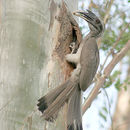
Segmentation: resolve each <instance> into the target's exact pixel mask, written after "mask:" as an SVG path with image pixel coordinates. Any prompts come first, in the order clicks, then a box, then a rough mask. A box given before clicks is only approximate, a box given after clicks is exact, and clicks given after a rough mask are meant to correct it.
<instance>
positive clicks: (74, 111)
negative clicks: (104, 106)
mask: <svg viewBox="0 0 130 130" xmlns="http://www.w3.org/2000/svg"><path fill="white" fill-rule="evenodd" d="M68 105H69V106H68V112H67V130H83V128H82V115H81V90H80V88H79V86H77V87H76V88H75V90H74V92H73V94H72V96H71V98H70V100H69V104H68Z"/></svg>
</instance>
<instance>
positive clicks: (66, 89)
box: [37, 80, 77, 121]
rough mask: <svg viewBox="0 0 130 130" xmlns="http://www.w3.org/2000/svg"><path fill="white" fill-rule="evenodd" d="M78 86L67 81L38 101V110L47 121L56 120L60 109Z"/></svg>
mask: <svg viewBox="0 0 130 130" xmlns="http://www.w3.org/2000/svg"><path fill="white" fill-rule="evenodd" d="M76 85H77V83H76V82H75V83H74V82H72V81H71V80H67V81H66V82H65V83H64V84H62V85H60V86H59V87H56V88H55V89H53V90H52V91H51V92H49V93H47V94H46V95H45V96H43V97H42V98H40V99H39V100H38V101H39V103H38V104H37V106H38V109H39V110H40V111H41V112H42V113H43V117H44V118H45V120H47V121H53V120H54V119H55V117H56V115H57V113H58V112H59V110H60V108H61V107H62V106H63V105H64V104H65V102H66V101H67V100H68V99H69V98H70V96H71V95H72V93H73V91H74V89H75V86H76Z"/></svg>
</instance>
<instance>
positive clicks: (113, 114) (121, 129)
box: [79, 0, 130, 130]
mask: <svg viewBox="0 0 130 130" xmlns="http://www.w3.org/2000/svg"><path fill="white" fill-rule="evenodd" d="M79 9H80V10H85V9H90V10H92V11H93V12H94V13H95V14H96V15H97V16H99V17H100V19H102V21H103V22H104V24H105V31H104V35H103V36H102V38H100V39H99V40H98V46H99V48H100V67H99V69H98V73H99V74H102V72H103V70H104V68H105V67H106V66H107V65H108V63H109V62H110V61H111V59H112V58H113V57H114V54H115V53H117V52H119V51H120V49H121V48H122V47H123V46H124V45H125V44H126V42H127V41H128V40H129V39H130V1H129V0H100V1H98V0H80V1H79ZM79 24H80V28H81V30H82V33H83V35H86V34H87V33H88V32H89V28H88V25H87V23H86V22H85V21H84V20H83V19H80V18H79ZM86 27H87V28H86ZM93 87H94V84H93V85H91V87H90V88H89V89H88V90H87V91H86V92H85V93H84V94H83V95H84V99H83V100H84V101H85V99H86V98H87V96H88V95H89V92H90V91H91V90H92V88H93ZM100 91H101V93H100V94H99V95H98V96H97V98H96V99H95V100H94V101H93V103H92V105H91V108H90V109H88V110H87V111H86V112H85V114H84V116H83V127H84V129H85V130H86V129H88V130H108V129H111V130H130V51H129V53H128V54H127V55H126V56H125V57H124V58H123V59H122V60H121V61H120V62H119V64H118V65H116V67H115V68H114V70H113V71H112V73H111V75H110V76H109V78H108V79H107V81H106V83H105V85H104V86H103V88H102V89H101V90H100Z"/></svg>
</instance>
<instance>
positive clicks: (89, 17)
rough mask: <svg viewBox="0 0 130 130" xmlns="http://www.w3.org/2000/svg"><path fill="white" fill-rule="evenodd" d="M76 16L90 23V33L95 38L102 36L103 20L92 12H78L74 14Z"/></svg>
mask: <svg viewBox="0 0 130 130" xmlns="http://www.w3.org/2000/svg"><path fill="white" fill-rule="evenodd" d="M73 14H74V15H76V16H79V17H81V18H83V19H84V20H85V21H87V22H88V24H89V28H90V31H91V32H90V33H91V34H92V35H93V36H95V37H99V36H101V34H102V32H103V31H104V25H103V23H102V22H101V20H100V19H99V18H98V17H97V16H96V15H95V14H94V13H93V12H91V11H90V10H86V11H76V12H74V13H73Z"/></svg>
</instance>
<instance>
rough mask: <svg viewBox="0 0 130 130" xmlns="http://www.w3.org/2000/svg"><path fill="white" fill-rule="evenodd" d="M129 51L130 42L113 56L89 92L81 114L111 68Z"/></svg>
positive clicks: (95, 94) (88, 105) (89, 103)
mask: <svg viewBox="0 0 130 130" xmlns="http://www.w3.org/2000/svg"><path fill="white" fill-rule="evenodd" d="M129 49H130V40H129V41H128V42H127V43H126V44H125V46H124V47H123V48H122V49H121V51H120V52H118V53H117V54H115V56H114V57H113V59H112V60H111V62H110V63H109V64H108V65H107V67H106V68H105V70H104V73H103V75H102V76H101V77H100V78H99V79H98V81H97V82H96V84H95V87H94V88H93V90H92V91H91V93H90V95H89V97H88V98H87V100H86V102H85V103H84V105H83V108H82V110H83V114H84V113H85V111H86V110H87V109H88V108H89V107H90V105H91V103H92V101H93V100H94V99H95V98H96V96H97V95H98V92H99V89H100V88H101V87H102V86H103V85H104V83H105V80H106V78H107V77H108V76H109V75H110V73H111V72H112V70H113V68H114V67H115V66H116V64H117V63H118V62H119V61H120V60H121V59H122V58H123V57H124V56H125V55H126V53H127V52H128V50H129Z"/></svg>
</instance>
